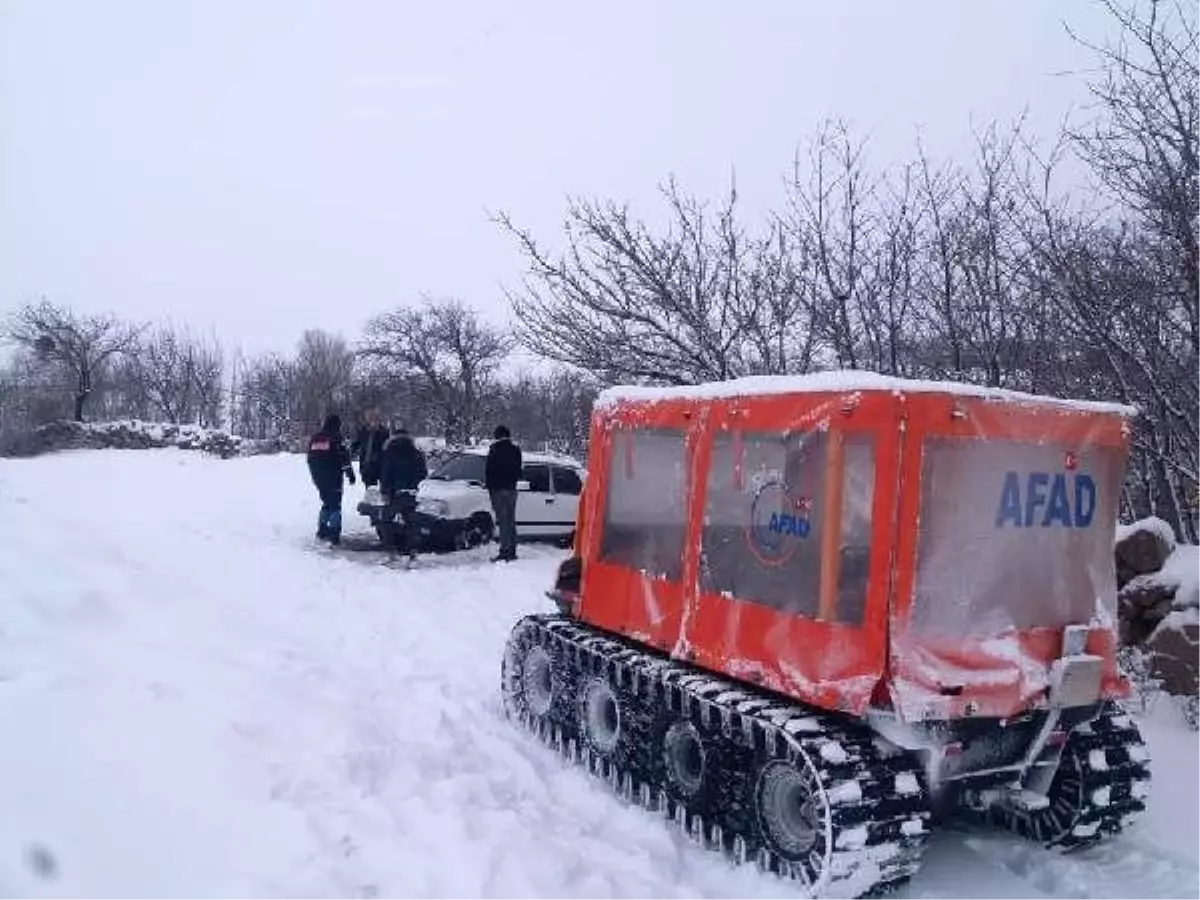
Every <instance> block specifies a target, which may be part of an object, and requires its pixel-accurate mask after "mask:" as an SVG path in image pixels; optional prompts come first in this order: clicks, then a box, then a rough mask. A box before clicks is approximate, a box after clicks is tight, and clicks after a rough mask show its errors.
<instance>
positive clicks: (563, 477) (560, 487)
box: [551, 466, 583, 495]
mask: <svg viewBox="0 0 1200 900" xmlns="http://www.w3.org/2000/svg"><path fill="white" fill-rule="evenodd" d="M551 468H552V469H553V470H554V493H556V494H575V495H579V494H581V493H583V482H582V481H581V480H580V478H579V475H578V473H576V471H575V470H574V469H568V468H567V467H566V466H552V467H551Z"/></svg>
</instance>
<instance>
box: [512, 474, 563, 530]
mask: <svg viewBox="0 0 1200 900" xmlns="http://www.w3.org/2000/svg"><path fill="white" fill-rule="evenodd" d="M521 480H522V481H523V482H526V484H521V485H518V488H520V489H519V490H518V491H517V536H518V537H522V538H528V537H546V536H548V535H553V534H556V533H557V532H556V531H555V530H554V527H553V525H552V524H551V523H552V522H554V521H555V519H556V518H557V516H558V513H557V512H556V510H555V506H556V505H557V504H556V499H555V496H554V494H553V492H552V491H551V488H550V467H549V466H548V465H547V464H546V463H532V462H530V463H525V465H523V466H522V467H521Z"/></svg>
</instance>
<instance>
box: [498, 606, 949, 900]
mask: <svg viewBox="0 0 1200 900" xmlns="http://www.w3.org/2000/svg"><path fill="white" fill-rule="evenodd" d="M533 644H537V645H540V646H541V647H542V648H543V649H544V650H545V651H546V652H547V654H548V655H549V656H550V657H551V659H552V660H553V665H554V667H555V670H556V675H555V677H556V678H557V679H558V682H557V686H558V690H557V695H558V696H557V698H556V699H555V701H554V703H553V705H552V707H551V709H550V710H549V711H548V712H547V713H546V715H544V716H542V717H540V718H535V717H533V716H532V715H531V714H530V713H528V711H527V710H524V709H522V708H521V707H522V704H521V702H520V699H519V698H518V697H517V695H518V694H519V693H520V687H521V686H520V684H519V683H518V682H519V680H520V672H516V673H514V672H513V671H512V668H513V658H514V656H513V655H514V654H516V655H517V658H519V659H523V658H524V656H523V654H524V653H526V652H528V650H529V648H530V646H531V645H533ZM596 677H599V678H603V679H606V680H607V681H608V683H609V684H610V685H611V686H612V687H613V688H614V690H615V691H616V693H617V696H618V699H619V703H620V705H621V707H622V717H623V719H622V732H623V733H624V734H625V735H626V739H625V740H623V741H620V742H619V743H618V746H617V747H616V748H614V749H613V751H612V752H611V753H610V754H608V755H602V754H600V753H598V752H596V751H595V750H594V749H593V747H592V745H591V744H590V743H589V742H588V740H587V739H586V738H585V737H584V736H583V735H582V734H581V733H580V731H579V721H580V715H581V713H580V712H579V710H580V703H579V699H578V698H579V691H580V687H581V685H582V684H583V683H584V682H586V681H587V680H589V679H592V678H596ZM502 680H503V682H504V684H503V692H504V697H505V705H506V708H508V710H509V713H510V715H513V716H515V717H516V718H518V719H520V720H521V721H522V722H523V723H524V725H525V726H526V728H528V729H529V730H530V731H532V732H533V733H534V734H535V735H537V736H538V737H539V738H540V739H541V740H542V741H543V742H544V743H546V744H547V745H549V746H551V747H552V748H554V749H556V750H557V751H558V752H559V753H561V754H562V755H563V756H565V757H567V758H568V759H569V760H571V761H572V762H574V763H576V764H578V765H581V766H583V767H584V768H586V769H587V770H588V771H589V772H591V773H592V774H593V775H595V776H597V777H599V778H601V779H603V780H605V781H607V782H608V783H609V784H610V785H611V786H612V788H613V789H614V790H615V791H616V793H617V794H618V795H619V796H621V797H623V798H624V799H625V800H626V801H628V802H631V803H638V804H639V805H641V806H642V807H644V808H646V809H649V810H652V811H656V812H658V813H659V814H661V815H663V816H665V817H666V818H667V819H669V820H671V821H673V822H674V823H676V824H677V825H678V826H679V827H681V828H682V829H683V830H684V831H685V832H686V833H687V834H688V836H689V837H690V838H691V839H692V841H693V842H694V843H696V844H697V845H699V846H702V847H704V848H705V849H708V850H712V851H715V852H719V853H722V854H724V855H725V856H726V857H728V858H729V859H731V860H732V861H734V862H737V863H743V864H744V863H752V864H757V866H758V867H759V869H761V870H762V871H764V872H770V873H773V874H774V875H777V876H780V877H783V878H788V879H792V880H796V881H799V882H801V883H803V884H804V885H805V887H806V888H807V889H808V890H809V891H811V892H812V893H826V892H832V893H834V894H836V895H840V896H847V895H849V896H862V895H864V894H866V893H868V892H882V891H883V890H885V889H887V888H890V887H893V886H895V885H898V884H901V883H903V882H905V881H907V880H908V879H909V878H910V877H911V876H912V875H913V874H914V873H915V872H916V871H917V869H918V867H919V865H920V860H921V854H922V852H923V850H924V847H925V843H926V840H927V837H928V825H929V819H930V815H931V813H930V805H929V796H928V789H927V786H926V779H925V774H924V771H923V768H922V767H921V765H920V763H919V762H918V761H917V760H916V758H915V757H914V756H913V755H912V754H909V753H905V752H902V751H898V750H897V749H896V748H892V747H890V745H886V746H887V747H888V749H887V750H885V749H881V748H883V747H884V746H885V744H884V743H883V742H880V741H878V739H877V737H876V735H875V734H874V733H873V732H871V731H870V730H869V729H867V728H865V727H861V728H860V727H856V726H855V724H854V723H845V722H840V721H838V720H836V719H835V718H834V717H832V716H829V715H827V714H822V713H820V712H815V711H814V710H812V709H809V708H805V707H801V706H798V705H795V704H793V703H789V702H787V701H786V700H781V699H780V698H778V697H775V696H772V695H770V694H767V693H765V692H762V691H759V690H757V689H755V688H753V687H751V686H748V685H744V684H740V683H735V682H733V681H729V680H726V679H723V678H720V677H716V676H714V675H712V674H711V673H709V672H707V671H703V670H698V669H695V668H692V667H689V666H686V665H685V664H682V663H677V662H674V661H672V660H670V659H668V658H667V657H665V656H662V655H659V654H656V653H653V652H652V651H648V650H646V649H644V648H641V647H640V646H638V645H634V644H632V643H629V642H625V641H623V640H621V639H618V638H615V637H610V636H608V635H606V634H603V633H601V632H598V631H596V630H594V629H591V628H589V627H587V626H585V625H581V624H579V623H577V622H575V621H573V620H571V619H569V618H566V617H564V616H556V615H536V616H527V617H526V618H523V619H522V620H520V621H519V622H518V623H517V624H516V625H515V626H514V628H513V631H512V634H511V636H510V638H509V642H508V646H507V647H506V651H505V663H504V667H503V672H502ZM564 687H565V688H566V689H565V690H564V689H563V688H564ZM681 719H682V720H686V721H688V722H690V723H691V724H692V725H693V726H694V727H695V728H696V729H697V730H698V731H699V732H700V734H701V735H702V736H703V741H704V745H705V754H706V761H707V765H708V767H709V771H710V773H712V774H710V775H707V776H706V777H705V779H704V784H705V785H706V786H707V787H704V788H702V789H701V790H700V791H699V792H697V795H696V796H694V797H691V798H689V797H687V796H684V795H683V792H681V791H680V790H679V789H678V787H677V785H675V784H674V783H673V782H671V780H670V779H669V778H668V777H667V776H666V767H665V764H664V763H663V752H662V735H663V733H664V731H665V729H666V728H667V727H669V726H670V725H671V724H672V723H675V722H678V721H680V720H681ZM772 760H779V761H785V762H787V763H789V764H791V765H792V766H793V767H796V768H801V767H803V766H805V765H807V762H808V761H811V764H812V765H813V767H814V768H815V770H816V773H817V776H818V777H819V779H820V784H821V786H822V793H823V799H824V800H825V806H826V808H827V809H828V810H829V817H828V827H827V828H826V831H825V834H824V835H823V836H822V839H821V840H820V850H819V852H818V851H813V852H812V853H817V862H818V865H817V866H812V867H810V866H806V865H804V863H803V862H800V861H796V860H789V859H786V858H784V857H783V856H782V855H781V854H780V853H779V852H777V851H776V850H775V849H774V848H773V847H772V846H771V845H770V843H769V841H768V839H767V837H766V836H765V835H764V833H763V831H762V828H761V826H760V825H759V819H758V815H757V812H756V803H755V784H756V781H757V774H758V772H760V771H761V768H762V766H763V765H765V764H767V763H768V762H770V761H772ZM812 853H810V854H809V856H810V857H811V856H812ZM814 869H815V870H816V871H817V872H819V874H818V875H817V876H816V877H815V878H814V876H813V870H814Z"/></svg>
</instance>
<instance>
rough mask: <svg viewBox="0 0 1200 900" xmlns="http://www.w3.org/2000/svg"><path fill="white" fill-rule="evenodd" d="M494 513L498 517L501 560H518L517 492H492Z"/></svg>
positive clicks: (497, 527) (497, 525)
mask: <svg viewBox="0 0 1200 900" xmlns="http://www.w3.org/2000/svg"><path fill="white" fill-rule="evenodd" d="M490 494H491V498H492V512H493V513H495V515H496V529H497V531H499V532H500V558H501V559H516V558H517V492H516V491H509V490H500V491H491V492H490Z"/></svg>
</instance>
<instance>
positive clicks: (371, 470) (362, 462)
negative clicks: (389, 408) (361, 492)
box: [350, 409, 388, 487]
mask: <svg viewBox="0 0 1200 900" xmlns="http://www.w3.org/2000/svg"><path fill="white" fill-rule="evenodd" d="M387 440H388V430H387V426H386V425H384V424H383V420H382V419H381V418H380V416H379V410H377V409H369V410H367V416H366V422H365V423H364V424H363V426H362V427H361V428H359V429H358V434H356V435H355V437H354V443H353V444H351V445H350V452H351V453H352V454H353V455H354V457H355V458H356V459H357V460H358V474H359V475H360V476H362V482H363V484H364V485H366V486H367V487H372V486H373V485H376V484H378V483H379V474H380V471H381V469H382V465H383V445H384V444H386V443H387Z"/></svg>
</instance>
